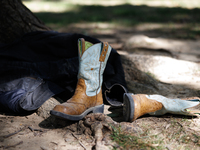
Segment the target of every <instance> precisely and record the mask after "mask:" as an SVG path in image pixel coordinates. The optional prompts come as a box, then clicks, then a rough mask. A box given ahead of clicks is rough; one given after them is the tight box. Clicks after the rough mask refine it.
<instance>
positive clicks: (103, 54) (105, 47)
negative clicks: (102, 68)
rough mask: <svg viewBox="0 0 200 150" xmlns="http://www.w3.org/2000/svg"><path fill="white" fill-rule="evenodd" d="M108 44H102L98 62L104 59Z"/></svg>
mask: <svg viewBox="0 0 200 150" xmlns="http://www.w3.org/2000/svg"><path fill="white" fill-rule="evenodd" d="M108 46H109V45H108V42H103V49H102V52H101V55H100V58H99V61H101V62H103V61H104V60H105V58H106V53H107V51H108Z"/></svg>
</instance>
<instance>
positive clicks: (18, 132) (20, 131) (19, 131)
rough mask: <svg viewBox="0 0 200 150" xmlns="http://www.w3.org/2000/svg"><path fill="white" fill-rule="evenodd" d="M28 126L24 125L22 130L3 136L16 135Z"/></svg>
mask: <svg viewBox="0 0 200 150" xmlns="http://www.w3.org/2000/svg"><path fill="white" fill-rule="evenodd" d="M26 128H27V126H24V127H23V128H21V129H20V130H18V131H16V132H14V133H10V134H8V135H4V136H3V137H4V138H8V137H10V136H13V135H15V134H17V133H19V132H21V131H23V130H24V129H26Z"/></svg>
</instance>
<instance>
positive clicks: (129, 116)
mask: <svg viewBox="0 0 200 150" xmlns="http://www.w3.org/2000/svg"><path fill="white" fill-rule="evenodd" d="M131 95H132V94H130V93H125V94H124V95H123V100H124V101H123V118H124V120H125V121H126V122H132V120H133V117H134V112H135V105H134V101H133V98H132V96H131Z"/></svg>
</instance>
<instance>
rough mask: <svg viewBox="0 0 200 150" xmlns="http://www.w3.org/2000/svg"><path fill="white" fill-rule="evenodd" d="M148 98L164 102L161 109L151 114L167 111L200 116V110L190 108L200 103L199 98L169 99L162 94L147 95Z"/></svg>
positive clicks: (160, 113)
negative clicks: (193, 111) (194, 111)
mask: <svg viewBox="0 0 200 150" xmlns="http://www.w3.org/2000/svg"><path fill="white" fill-rule="evenodd" d="M146 97H147V98H148V99H152V100H156V101H158V102H161V103H162V104H163V108H162V109H161V110H158V111H155V112H153V113H149V114H150V115H164V114H166V113H171V114H179V115H189V116H199V115H200V110H199V111H196V113H192V112H191V111H190V110H189V109H190V108H192V107H195V106H197V105H199V104H200V100H199V99H194V100H181V99H169V98H166V97H164V96H161V95H146Z"/></svg>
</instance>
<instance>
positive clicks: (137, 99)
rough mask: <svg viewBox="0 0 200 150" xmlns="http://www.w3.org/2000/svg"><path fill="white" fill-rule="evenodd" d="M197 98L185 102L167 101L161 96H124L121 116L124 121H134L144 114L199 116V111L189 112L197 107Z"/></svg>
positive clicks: (126, 94) (177, 100)
mask: <svg viewBox="0 0 200 150" xmlns="http://www.w3.org/2000/svg"><path fill="white" fill-rule="evenodd" d="M199 104H200V100H199V98H198V97H195V98H190V99H187V100H182V99H169V98H166V97H164V96H161V95H145V94H136V95H134V94H132V93H125V94H124V106H123V116H124V119H125V121H130V122H132V121H134V120H136V119H137V118H138V117H140V116H142V115H144V114H150V115H156V116H158V115H164V114H166V113H171V114H178V115H189V116H199V115H200V110H199V109H196V110H191V108H193V107H196V106H199Z"/></svg>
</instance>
